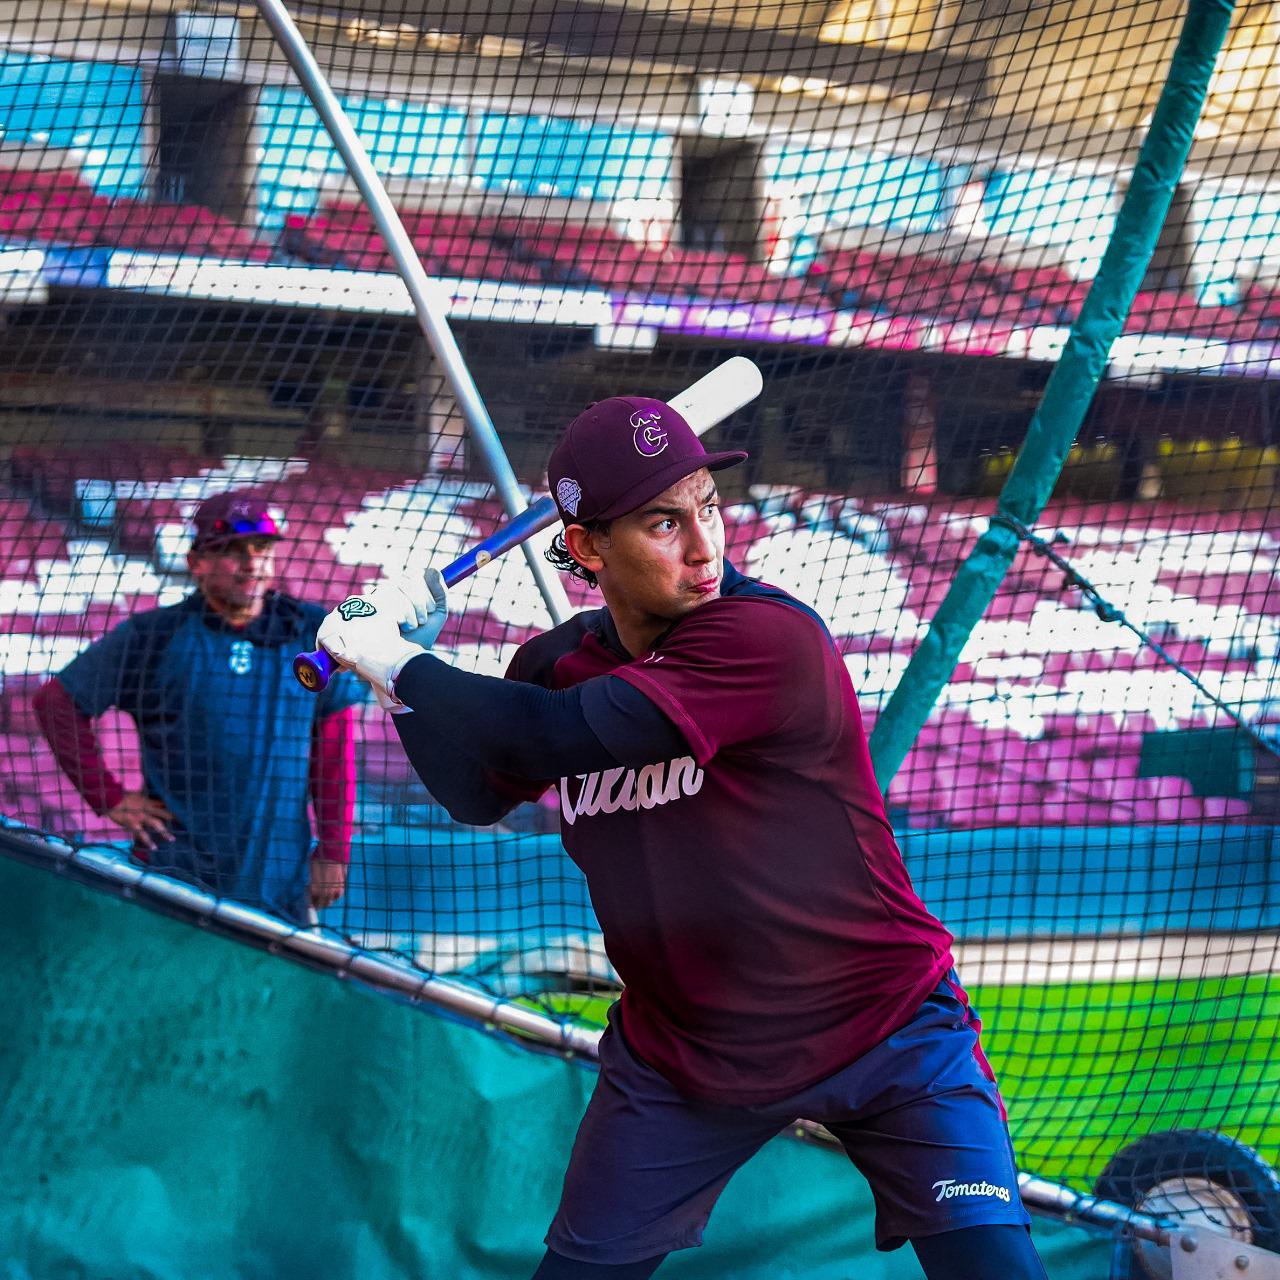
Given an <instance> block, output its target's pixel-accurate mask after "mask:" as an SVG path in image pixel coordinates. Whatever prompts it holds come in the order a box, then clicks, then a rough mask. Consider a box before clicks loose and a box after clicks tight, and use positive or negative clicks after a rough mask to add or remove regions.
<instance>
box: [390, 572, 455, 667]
mask: <svg viewBox="0 0 1280 1280" xmlns="http://www.w3.org/2000/svg"><path fill="white" fill-rule="evenodd" d="M384 586H393V587H395V588H396V589H397V590H398V591H399V592H400V594H401V595H402V596H403V597H404V605H403V608H402V611H401V614H400V617H399V619H398V621H399V623H400V630H401V632H402V633H403V635H404V638H405V639H406V640H409V641H411V642H412V643H413V644H420V645H421V646H422V647H423V648H424V649H430V648H431V647H432V645H434V644H435V642H436V641H437V640H438V639H439V637H440V632H441V630H442V629H443V628H444V624H445V623H446V622H448V621H449V590H448V588H447V587H446V586H445V585H444V579H443V578H442V577H441V576H440V571H439V570H438V569H428V570H427V571H426V572H425V573H424V574H423V575H422V577H421V578H416V577H413V576H411V575H410V576H407V577H404V578H389V579H387V580H386V581H385V582H381V583H379V584H378V587H377V588H376V590H381V589H382V587H384Z"/></svg>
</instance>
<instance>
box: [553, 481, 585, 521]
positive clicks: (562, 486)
mask: <svg viewBox="0 0 1280 1280" xmlns="http://www.w3.org/2000/svg"><path fill="white" fill-rule="evenodd" d="M556 501H557V502H558V503H559V504H560V506H561V507H562V508H563V509H564V510H565V511H567V512H568V513H569V514H570V515H571V516H576V515H577V514H578V504H579V503H580V502H581V501H582V486H581V485H579V484H578V482H577V481H576V480H573V479H571V478H570V477H569V476H565V478H564V479H563V480H560V481H557V483H556Z"/></svg>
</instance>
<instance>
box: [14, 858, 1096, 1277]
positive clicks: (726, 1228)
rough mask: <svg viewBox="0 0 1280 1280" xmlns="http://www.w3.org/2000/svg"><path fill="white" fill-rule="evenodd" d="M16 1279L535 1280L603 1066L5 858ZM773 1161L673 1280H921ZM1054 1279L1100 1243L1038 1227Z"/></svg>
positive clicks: (816, 1169)
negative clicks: (529, 1045) (525, 1043)
mask: <svg viewBox="0 0 1280 1280" xmlns="http://www.w3.org/2000/svg"><path fill="white" fill-rule="evenodd" d="M0 964H2V966H3V972H4V974H5V978H6V980H5V983H4V988H3V996H2V997H0V1045H2V1046H3V1049H2V1050H0V1099H2V1101H0V1106H2V1107H3V1113H2V1114H3V1134H4V1142H3V1144H0V1179H2V1181H3V1185H4V1187H5V1195H4V1196H3V1198H2V1199H0V1205H2V1207H0V1242H2V1243H0V1276H3V1277H5V1280H72V1278H73V1277H74V1278H76V1280H211V1278H213V1277H217V1280H239V1278H241V1277H243V1278H244V1280H294V1278H295V1277H297V1278H298V1280H347V1278H349V1280H446V1278H447V1280H465V1278H469V1277H476V1278H477V1280H499V1278H501V1280H524V1278H525V1277H528V1276H529V1275H530V1274H531V1272H532V1271H533V1269H534V1267H535V1265H536V1263H537V1259H538V1258H539V1257H540V1256H541V1252H542V1247H541V1244H540V1241H541V1238H542V1234H543V1231H544V1230H545V1229H546V1224H547V1222H548V1220H549V1219H550V1216H551V1213H552V1211H553V1209H554V1207H555V1203H556V1199H557V1196H558V1193H559V1184H560V1175H561V1172H562V1170H563V1167H564V1164H565V1161H566V1159H567V1157H568V1154H569V1148H570V1145H571V1143H572V1140H573V1134H574V1130H575V1128H576V1126H577V1122H578V1118H579V1116H580V1115H581V1113H582V1109H583V1107H584V1106H585V1105H586V1100H587V1097H588V1095H589V1093H590V1090H591V1086H592V1083H593V1080H594V1072H593V1071H592V1069H590V1068H589V1067H584V1066H582V1065H580V1064H577V1063H574V1062H569V1061H566V1060H564V1059H563V1058H560V1057H558V1056H555V1055H551V1054H546V1053H540V1052H535V1051H531V1050H529V1049H526V1048H524V1047H522V1046H520V1045H518V1044H514V1043H512V1042H510V1041H508V1040H504V1039H502V1038H500V1037H497V1036H495V1035H492V1034H489V1033H487V1032H485V1031H483V1030H480V1029H477V1028H473V1027H470V1026H465V1025H462V1024H460V1023H457V1022H453V1021H450V1020H448V1019H446V1018H443V1017H440V1016H437V1015H435V1014H433V1013H431V1012H427V1011H424V1010H423V1009H422V1008H417V1007H413V1006H410V1005H408V1004H405V1003H401V1002H397V1001H395V1000H393V999H390V998H388V997H386V996H384V995H380V994H376V993H374V992H371V991H369V990H367V989H363V988H361V987H359V986H358V985H357V984H355V983H351V982H344V981H339V980H337V979H336V978H334V977H333V976H331V975H329V974H327V973H318V972H312V971H310V970H308V969H304V968H302V967H300V966H298V965H295V964H293V963H291V962H289V961H286V960H284V959H282V958H280V957H277V956H272V955H268V954H266V953H264V952H260V951H257V950H254V949H252V948H250V947H247V946H244V945H241V944H239V943H235V942H231V941H228V940H226V939H223V938H219V937H215V936H212V935H210V934H207V933H204V932H202V931H201V930H199V929H197V928H194V927H192V926H190V925H187V924H184V923H180V922H177V921H173V920H169V919H167V918H165V917H163V916H160V915H157V914H154V913H152V912H150V911H148V910H146V909H144V908H142V907H140V906H138V905H137V904H135V903H130V902H125V901H121V900H118V899H116V898H114V897H110V896H107V895H105V894H101V893H98V892H96V891H95V890H93V889H89V888H85V887H84V886H81V885H78V884H74V883H71V882H68V881H65V880H62V879H59V878H57V877H55V876H53V875H50V874H49V873H48V872H45V871H42V870H39V869H34V868H30V867H27V866H24V865H21V864H18V863H14V862H11V861H9V860H7V859H5V858H0ZM871 1222H872V1209H871V1202H870V1196H869V1195H868V1193H867V1190H866V1187H865V1185H864V1184H863V1183H862V1181H861V1179H860V1178H859V1177H858V1175H857V1174H856V1173H855V1172H854V1171H853V1169H852V1168H851V1167H850V1166H849V1165H848V1164H847V1163H846V1162H845V1161H844V1159H843V1157H841V1156H839V1155H838V1154H835V1153H831V1152H828V1151H824V1150H820V1149H817V1148H813V1147H809V1146H806V1145H803V1144H801V1143H799V1142H796V1141H794V1140H791V1139H786V1138H780V1139H778V1140H775V1141H774V1142H772V1143H770V1144H769V1146H768V1147H766V1149H765V1150H764V1151H763V1152H761V1153H760V1155H759V1156H758V1157H756V1159H755V1160H753V1161H752V1162H750V1163H749V1164H748V1165H747V1166H746V1168H744V1169H743V1170H742V1171H741V1172H740V1173H739V1174H738V1175H737V1177H736V1178H735V1179H734V1180H733V1182H732V1183H731V1184H730V1186H729V1190H728V1191H727V1192H726V1194H725V1196H724V1198H723V1200H722V1201H721V1204H720V1206H719V1208H718V1210H717V1212H716V1215H715V1217H714V1218H713V1219H712V1223H711V1227H710V1229H709V1230H708V1233H707V1243H706V1245H705V1246H704V1247H703V1248H702V1249H698V1250H692V1251H688V1252H686V1253H682V1254H678V1255H676V1256H674V1257H673V1258H672V1259H671V1260H670V1261H669V1262H668V1263H667V1264H666V1265H665V1266H664V1267H663V1269H662V1272H661V1273H660V1274H661V1275H662V1276H664V1277H666V1276H671V1277H673V1278H676V1280H678V1278H679V1277H687V1278H689V1280H692V1278H694V1277H705V1278H706V1280H712V1278H713V1277H714V1278H715V1280H727V1278H728V1280H787V1278H788V1277H793V1276H794V1277H801V1276H803V1277H806V1278H807V1280H853V1277H856V1278H857V1280H889V1278H890V1277H893V1278H894V1280H898V1278H902V1280H906V1278H908V1277H910V1278H913V1280H918V1277H919V1275H920V1272H919V1269H918V1267H917V1266H916V1264H915V1260H914V1258H913V1256H912V1255H911V1253H910V1250H902V1251H899V1252H898V1253H895V1254H888V1255H886V1254H877V1253H876V1252H875V1251H874V1249H873V1248H872V1247H871V1245H870V1240H871ZM1036 1235H1037V1240H1038V1242H1039V1244H1040V1247H1041V1249H1042V1251H1043V1253H1044V1255H1045V1257H1046V1261H1047V1265H1048V1268H1049V1274H1050V1276H1052V1277H1053V1278H1054V1280H1076V1278H1079V1280H1086V1278H1088V1280H1103V1277H1105V1276H1106V1274H1107V1258H1108V1256H1109V1252H1110V1243H1109V1241H1108V1240H1107V1239H1106V1238H1104V1237H1098V1236H1095V1235H1088V1234H1086V1233H1085V1232H1083V1231H1081V1230H1079V1229H1078V1228H1070V1227H1063V1226H1059V1225H1057V1224H1050V1223H1045V1224H1038V1225H1037V1228H1036Z"/></svg>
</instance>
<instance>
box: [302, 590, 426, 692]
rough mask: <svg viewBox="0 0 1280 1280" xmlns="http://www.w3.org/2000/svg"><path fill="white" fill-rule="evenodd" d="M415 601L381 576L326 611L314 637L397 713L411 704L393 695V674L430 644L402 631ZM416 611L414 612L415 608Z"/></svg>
mask: <svg viewBox="0 0 1280 1280" xmlns="http://www.w3.org/2000/svg"><path fill="white" fill-rule="evenodd" d="M412 612H413V605H412V602H411V601H410V600H409V599H408V597H407V596H406V595H405V593H404V592H403V591H401V590H400V588H399V587H398V586H396V585H395V583H392V582H380V583H379V584H378V585H377V586H376V587H375V588H374V589H373V590H372V591H370V592H368V593H367V594H365V595H363V596H350V597H348V598H347V599H346V600H344V601H343V602H342V603H341V604H340V605H339V606H338V607H337V608H336V609H334V610H332V611H331V612H330V613H328V614H327V615H326V616H325V619H324V621H323V622H322V623H321V624H320V629H319V631H318V632H317V634H316V639H317V640H318V641H319V643H320V646H321V648H323V649H324V650H325V651H326V652H327V653H328V654H329V655H330V656H331V657H332V658H333V659H334V661H335V662H337V663H338V665H339V666H342V667H346V668H347V669H348V670H350V671H354V672H355V673H356V675H358V676H359V677H360V679H362V680H366V681H368V683H369V685H370V686H371V687H372V689H373V691H374V693H375V694H376V695H377V698H378V705H379V706H381V707H383V708H385V709H386V710H388V711H391V712H393V713H400V712H405V711H408V710H410V708H409V707H406V706H405V705H404V703H402V702H401V701H400V700H399V699H398V698H397V697H396V696H395V678H396V676H398V675H399V674H400V671H401V669H402V668H403V667H404V666H405V664H406V663H407V662H409V661H410V660H411V659H413V658H416V657H417V656H418V655H419V654H420V653H425V652H426V650H425V649H424V648H423V647H422V646H421V645H419V644H414V643H413V642H412V641H411V640H409V639H407V638H406V637H405V636H402V635H401V634H400V620H401V619H402V618H407V617H408V616H409V615H410V613H412ZM415 616H416V614H415Z"/></svg>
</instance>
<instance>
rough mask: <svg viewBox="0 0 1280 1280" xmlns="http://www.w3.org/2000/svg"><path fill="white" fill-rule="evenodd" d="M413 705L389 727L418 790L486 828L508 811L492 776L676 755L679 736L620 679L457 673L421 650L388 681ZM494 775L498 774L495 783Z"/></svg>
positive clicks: (533, 777) (539, 776)
mask: <svg viewBox="0 0 1280 1280" xmlns="http://www.w3.org/2000/svg"><path fill="white" fill-rule="evenodd" d="M395 691H396V696H397V697H398V698H399V699H400V700H401V701H402V702H403V703H404V704H405V705H406V706H409V707H412V708H413V714H412V715H398V716H395V717H393V718H394V720H395V725H396V731H397V732H398V733H399V735H400V741H401V743H402V744H403V745H404V749H405V753H406V755H407V756H408V757H409V762H410V763H411V764H412V765H413V767H414V769H415V770H416V771H417V773H418V776H419V777H420V778H421V779H422V781H423V782H424V783H425V784H426V786H427V789H428V790H429V791H430V792H431V794H432V795H433V796H435V798H436V799H437V800H438V801H439V802H440V803H441V804H443V805H444V806H445V808H446V809H448V810H449V812H450V814H452V816H453V817H454V818H456V819H458V820H459V821H461V822H468V823H473V824H477V825H483V824H487V823H490V822H496V821H497V820H498V819H499V818H500V817H501V816H502V815H503V814H504V813H506V812H507V811H508V810H510V809H511V808H513V807H514V804H515V801H514V800H513V798H512V796H511V795H510V794H508V793H506V792H505V791H504V789H503V787H502V783H501V775H504V774H505V775H508V776H511V777H513V778H517V779H522V780H528V781H534V782H538V781H544V782H550V781H551V780H552V779H554V778H560V777H568V776H572V775H574V774H581V773H591V772H594V771H596V770H603V769H616V768H617V767H618V766H619V765H623V766H627V767H639V766H641V765H646V764H654V763H657V762H658V761H661V760H670V759H672V758H673V757H676V756H680V755H684V754H686V753H687V752H688V750H689V747H688V744H687V743H686V742H685V739H684V735H683V734H681V733H680V731H679V730H678V729H677V728H676V727H675V725H674V724H672V723H671V721H670V720H669V719H667V717H666V716H665V715H664V714H663V713H662V711H660V710H659V709H658V707H657V706H655V705H654V703H652V702H650V701H649V699H648V698H646V697H645V696H644V694H642V693H641V692H639V690H637V689H635V688H633V687H632V686H631V685H629V684H627V682H626V681H625V680H617V679H611V678H610V677H608V676H598V677H597V678H596V679H594V680H588V681H586V682H585V683H584V684H580V685H574V686H573V687H572V688H570V689H543V688H542V687H540V686H539V685H534V684H526V683H524V682H523V681H520V680H502V679H497V678H495V677H493V676H480V675H472V674H471V673H470V672H466V671H458V670H456V669H455V668H453V667H451V666H449V664H448V663H445V662H441V661H440V660H439V659H438V658H435V657H433V656H432V655H430V654H423V655H422V656H421V657H417V658H414V659H413V660H412V661H411V662H410V663H409V664H408V665H407V666H406V667H405V668H404V670H403V671H401V672H400V674H399V676H398V677H397V678H396V682H395ZM494 775H499V776H498V777H495V776H494Z"/></svg>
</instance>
